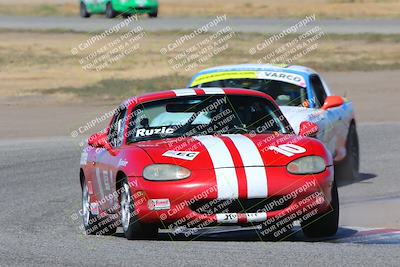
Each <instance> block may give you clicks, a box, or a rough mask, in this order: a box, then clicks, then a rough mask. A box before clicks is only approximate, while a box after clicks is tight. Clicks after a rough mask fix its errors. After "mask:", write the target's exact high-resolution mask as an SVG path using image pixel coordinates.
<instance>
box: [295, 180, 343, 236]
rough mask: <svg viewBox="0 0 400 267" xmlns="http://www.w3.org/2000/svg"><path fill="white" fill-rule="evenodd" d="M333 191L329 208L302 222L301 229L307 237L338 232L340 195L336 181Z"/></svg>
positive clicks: (330, 234)
mask: <svg viewBox="0 0 400 267" xmlns="http://www.w3.org/2000/svg"><path fill="white" fill-rule="evenodd" d="M331 193H332V201H331V205H330V208H329V210H328V211H327V212H325V213H324V214H318V215H316V216H314V217H311V218H310V219H308V220H306V221H303V222H302V223H301V229H302V230H303V233H304V235H306V236H307V237H328V236H332V235H334V234H336V232H337V230H338V225H339V195H338V190H337V186H336V182H333V184H332V189H331Z"/></svg>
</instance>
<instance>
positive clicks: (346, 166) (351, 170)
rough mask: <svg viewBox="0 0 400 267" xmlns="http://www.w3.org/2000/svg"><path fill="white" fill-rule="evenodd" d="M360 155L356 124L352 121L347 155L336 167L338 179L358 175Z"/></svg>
mask: <svg viewBox="0 0 400 267" xmlns="http://www.w3.org/2000/svg"><path fill="white" fill-rule="evenodd" d="M359 168H360V155H359V144H358V134H357V129H356V125H355V124H354V123H351V125H350V127H349V133H348V134H347V140H346V157H345V158H344V159H343V161H341V162H339V163H338V164H337V166H336V167H335V176H336V177H337V180H338V181H341V180H353V179H356V178H357V177H358V172H359Z"/></svg>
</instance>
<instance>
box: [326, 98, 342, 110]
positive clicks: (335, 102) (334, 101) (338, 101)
mask: <svg viewBox="0 0 400 267" xmlns="http://www.w3.org/2000/svg"><path fill="white" fill-rule="evenodd" d="M343 104H344V99H343V98H342V97H341V96H336V95H335V96H328V97H327V98H326V99H325V103H324V105H323V106H322V107H321V109H323V110H327V109H330V108H335V107H338V106H341V105H343Z"/></svg>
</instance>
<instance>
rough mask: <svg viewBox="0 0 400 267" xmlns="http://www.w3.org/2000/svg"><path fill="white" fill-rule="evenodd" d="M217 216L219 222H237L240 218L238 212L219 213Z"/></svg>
mask: <svg viewBox="0 0 400 267" xmlns="http://www.w3.org/2000/svg"><path fill="white" fill-rule="evenodd" d="M216 216H217V222H218V223H237V222H238V219H239V216H238V215H237V213H218V214H216Z"/></svg>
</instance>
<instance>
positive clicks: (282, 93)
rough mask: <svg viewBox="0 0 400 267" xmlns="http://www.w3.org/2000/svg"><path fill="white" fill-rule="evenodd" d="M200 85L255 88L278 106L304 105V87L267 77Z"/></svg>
mask: <svg viewBox="0 0 400 267" xmlns="http://www.w3.org/2000/svg"><path fill="white" fill-rule="evenodd" d="M201 87H203V88H204V87H233V88H245V89H252V90H257V91H261V92H263V93H266V94H268V95H270V96H271V97H272V98H273V99H274V100H275V101H276V103H277V104H278V105H279V106H304V105H305V104H306V100H307V93H306V89H305V88H303V87H301V86H298V85H295V84H291V83H287V82H282V81H276V80H268V79H227V80H220V81H213V82H208V83H203V84H201Z"/></svg>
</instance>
